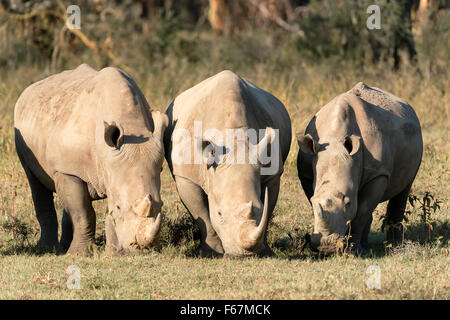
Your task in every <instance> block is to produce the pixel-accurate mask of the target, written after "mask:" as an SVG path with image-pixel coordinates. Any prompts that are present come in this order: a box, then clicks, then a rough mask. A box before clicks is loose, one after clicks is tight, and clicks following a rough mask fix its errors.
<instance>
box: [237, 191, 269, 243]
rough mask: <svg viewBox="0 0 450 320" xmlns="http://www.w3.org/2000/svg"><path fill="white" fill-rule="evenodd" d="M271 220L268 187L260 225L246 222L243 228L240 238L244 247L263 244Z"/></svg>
mask: <svg viewBox="0 0 450 320" xmlns="http://www.w3.org/2000/svg"><path fill="white" fill-rule="evenodd" d="M268 220H269V192H268V189H267V187H266V190H265V195H264V209H263V215H262V217H261V221H260V223H259V226H256V227H255V226H253V227H251V226H250V225H249V224H244V225H243V226H242V228H241V232H240V238H241V241H242V245H243V248H244V249H247V250H251V249H254V248H256V247H258V245H260V244H261V242H262V240H263V239H264V234H265V231H266V228H267V223H268Z"/></svg>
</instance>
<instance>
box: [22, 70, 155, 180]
mask: <svg viewBox="0 0 450 320" xmlns="http://www.w3.org/2000/svg"><path fill="white" fill-rule="evenodd" d="M134 86H135V84H134V82H130V80H129V79H127V78H126V77H124V75H123V74H122V73H121V71H120V70H118V69H115V68H105V69H103V70H101V71H96V70H94V69H92V68H91V67H89V66H87V65H85V64H83V65H81V66H79V67H78V68H76V69H74V70H69V71H64V72H61V73H59V74H56V75H53V76H50V77H48V78H46V79H43V80H41V81H39V82H36V83H34V84H32V85H31V86H29V87H28V88H27V89H26V90H25V91H24V92H23V93H22V95H21V96H20V97H19V100H18V101H17V103H16V106H15V113H14V123H15V130H16V145H17V147H16V148H17V151H18V153H19V154H21V156H22V158H23V161H25V164H26V165H27V166H28V167H29V168H30V169H31V170H32V172H33V173H34V174H35V175H36V176H37V177H38V178H40V179H41V181H42V182H43V183H44V184H45V185H46V186H47V187H49V188H51V189H54V186H53V185H52V183H53V182H52V181H51V179H52V178H53V175H54V173H55V172H63V173H67V174H71V175H75V176H78V177H80V178H81V179H83V180H85V181H91V182H92V183H93V184H94V185H98V169H99V168H97V166H98V164H97V161H96V157H97V156H98V155H97V154H96V152H95V137H96V136H101V135H102V134H103V131H104V128H103V121H107V122H111V121H113V120H115V119H117V118H121V119H123V122H124V123H127V122H132V121H134V122H135V123H138V124H140V123H139V122H142V124H141V125H137V124H136V125H135V126H136V127H142V126H144V127H149V126H152V122H151V116H150V117H149V116H148V114H149V111H148V112H147V113H144V117H143V116H142V114H143V110H139V108H136V105H139V103H134V101H135V100H136V99H138V100H142V99H143V100H144V101H145V98H142V97H141V95H142V94H141V93H140V91H139V89H138V88H137V86H136V88H133V87H134ZM121 100H124V101H125V102H126V101H129V102H128V103H118V102H119V101H121ZM145 103H146V102H145ZM144 109H145V108H144ZM139 115H140V116H139ZM145 115H147V116H145ZM99 124H101V126H99Z"/></svg>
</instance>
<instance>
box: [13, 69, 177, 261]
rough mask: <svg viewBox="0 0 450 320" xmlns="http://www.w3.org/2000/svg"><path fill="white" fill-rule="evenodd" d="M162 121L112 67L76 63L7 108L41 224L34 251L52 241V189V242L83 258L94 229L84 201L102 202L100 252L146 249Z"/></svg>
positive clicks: (155, 215)
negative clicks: (59, 209)
mask: <svg viewBox="0 0 450 320" xmlns="http://www.w3.org/2000/svg"><path fill="white" fill-rule="evenodd" d="M167 123H168V119H167V116H166V115H164V114H162V113H160V112H157V111H156V112H151V111H150V108H149V105H148V103H147V101H146V99H145V97H144V95H143V94H142V92H141V91H140V89H139V88H138V86H137V85H136V83H135V82H134V81H133V80H132V79H131V78H130V77H129V76H128V75H127V74H125V73H124V72H123V71H121V70H120V69H116V68H105V69H102V70H101V71H96V70H94V69H92V68H91V67H89V66H88V65H85V64H83V65H80V66H79V67H78V68H76V69H74V70H69V71H64V72H62V73H59V74H56V75H53V76H50V77H48V78H46V79H44V80H41V81H39V82H36V83H34V84H32V85H31V86H29V87H28V88H27V89H26V90H25V91H24V92H23V93H22V95H21V96H20V97H19V100H18V101H17V104H16V106H15V113H14V126H15V142H16V150H17V154H18V155H19V158H20V161H21V163H22V166H23V168H24V170H25V173H26V175H27V178H28V181H29V184H30V187H31V191H32V196H33V202H34V206H35V210H36V216H37V219H38V221H39V224H40V226H41V237H40V240H39V242H38V246H42V247H47V248H54V247H56V246H57V244H58V223H57V217H56V212H55V207H54V203H53V192H56V193H57V195H58V197H59V198H60V199H61V200H62V203H63V205H64V208H65V209H64V214H63V221H62V237H61V243H60V245H61V247H62V249H63V250H67V249H68V253H69V254H75V255H77V254H83V255H84V254H89V250H88V246H89V244H90V243H92V242H93V241H94V237H95V228H96V215H95V212H94V210H93V208H92V204H91V201H92V200H96V199H102V198H105V197H107V198H108V207H109V210H110V211H112V215H109V216H108V217H107V221H106V238H107V247H108V248H111V249H113V250H114V251H127V250H129V249H131V248H134V247H135V244H136V242H137V245H138V246H141V247H148V246H152V245H153V244H154V243H155V241H156V239H157V235H158V232H159V227H160V221H161V215H160V209H161V206H162V202H161V198H160V191H159V190H160V172H161V166H162V161H163V159H164V146H163V144H162V139H163V135H164V129H165V128H166V126H167ZM69 246H70V247H69Z"/></svg>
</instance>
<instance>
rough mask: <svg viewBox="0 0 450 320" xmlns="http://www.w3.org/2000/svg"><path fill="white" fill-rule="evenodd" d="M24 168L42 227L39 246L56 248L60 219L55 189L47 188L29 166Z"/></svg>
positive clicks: (49, 248) (40, 247)
mask: <svg viewBox="0 0 450 320" xmlns="http://www.w3.org/2000/svg"><path fill="white" fill-rule="evenodd" d="M24 169H25V173H26V175H27V178H28V183H29V184H30V188H31V195H32V198H33V203H34V209H35V211H36V218H37V220H38V222H39V225H40V227H41V236H40V239H39V241H38V243H37V248H39V249H44V250H54V249H56V248H57V246H58V220H57V216H56V210H55V204H54V203H53V191H51V190H49V189H47V188H46V187H45V186H44V185H43V184H42V183H41V182H40V181H39V180H38V179H37V178H36V177H35V176H34V174H33V173H32V172H31V170H30V169H29V168H27V167H26V166H24Z"/></svg>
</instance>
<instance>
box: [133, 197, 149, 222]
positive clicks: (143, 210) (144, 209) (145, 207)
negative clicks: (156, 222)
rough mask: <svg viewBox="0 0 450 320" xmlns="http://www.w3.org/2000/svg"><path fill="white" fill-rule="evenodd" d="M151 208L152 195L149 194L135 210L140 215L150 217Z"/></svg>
mask: <svg viewBox="0 0 450 320" xmlns="http://www.w3.org/2000/svg"><path fill="white" fill-rule="evenodd" d="M151 208H152V196H151V195H149V194H148V195H146V196H145V198H144V200H142V201H141V202H140V203H139V204H138V205H137V206H136V207H135V209H134V210H135V212H136V213H137V214H138V215H139V216H140V217H144V218H148V217H150V213H151Z"/></svg>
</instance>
